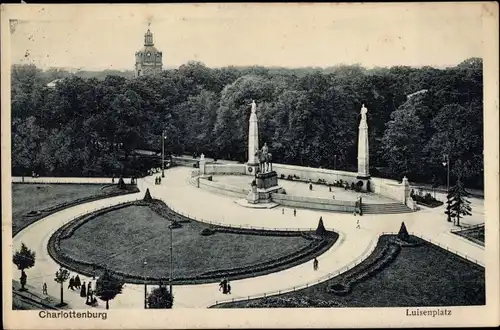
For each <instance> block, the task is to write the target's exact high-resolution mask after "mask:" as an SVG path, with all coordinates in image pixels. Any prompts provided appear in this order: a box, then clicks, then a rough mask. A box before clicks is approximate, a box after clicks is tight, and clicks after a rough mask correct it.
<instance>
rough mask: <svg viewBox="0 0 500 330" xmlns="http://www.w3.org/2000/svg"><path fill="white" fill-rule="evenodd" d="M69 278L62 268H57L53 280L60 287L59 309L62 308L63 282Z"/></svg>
mask: <svg viewBox="0 0 500 330" xmlns="http://www.w3.org/2000/svg"><path fill="white" fill-rule="evenodd" d="M68 278H69V271H68V270H67V269H64V268H62V267H61V268H59V270H58V271H57V272H56V277H55V278H54V281H56V282H57V283H59V284H60V285H61V303H60V304H59V305H58V306H59V307H62V306H64V305H65V304H64V300H63V294H64V282H66V281H67V280H68Z"/></svg>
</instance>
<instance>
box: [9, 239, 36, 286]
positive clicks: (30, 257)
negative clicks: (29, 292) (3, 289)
mask: <svg viewBox="0 0 500 330" xmlns="http://www.w3.org/2000/svg"><path fill="white" fill-rule="evenodd" d="M12 262H13V263H14V264H15V265H16V266H17V269H19V270H20V271H21V278H20V281H21V291H25V290H26V289H25V288H24V286H25V285H26V283H27V278H28V276H27V275H26V273H25V272H24V270H25V269H29V268H31V267H33V266H34V265H35V252H33V251H31V250H30V249H28V248H27V247H26V245H25V244H24V243H22V244H21V249H20V250H18V251H16V253H15V254H14V256H13V257H12Z"/></svg>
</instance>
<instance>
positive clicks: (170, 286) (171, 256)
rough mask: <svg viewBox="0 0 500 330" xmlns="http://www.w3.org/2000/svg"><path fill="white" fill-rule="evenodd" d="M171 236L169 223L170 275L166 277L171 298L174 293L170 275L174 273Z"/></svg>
mask: <svg viewBox="0 0 500 330" xmlns="http://www.w3.org/2000/svg"><path fill="white" fill-rule="evenodd" d="M172 238H173V235H172V224H170V276H169V278H168V286H169V289H170V295H171V296H172V298H173V297H174V293H173V292H172V276H173V273H174V269H173V244H172Z"/></svg>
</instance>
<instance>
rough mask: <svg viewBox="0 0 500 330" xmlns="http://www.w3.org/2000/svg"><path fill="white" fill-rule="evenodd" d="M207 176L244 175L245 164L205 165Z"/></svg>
mask: <svg viewBox="0 0 500 330" xmlns="http://www.w3.org/2000/svg"><path fill="white" fill-rule="evenodd" d="M205 174H229V175H238V174H241V175H244V174H245V164H205Z"/></svg>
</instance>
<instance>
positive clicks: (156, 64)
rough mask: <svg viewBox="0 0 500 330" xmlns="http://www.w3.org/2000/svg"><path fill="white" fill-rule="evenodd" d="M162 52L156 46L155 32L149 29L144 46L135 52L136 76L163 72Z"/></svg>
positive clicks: (145, 35)
mask: <svg viewBox="0 0 500 330" xmlns="http://www.w3.org/2000/svg"><path fill="white" fill-rule="evenodd" d="M162 59H163V58H162V52H160V51H159V50H158V49H156V47H155V46H154V42H153V34H152V33H151V31H150V30H149V29H148V31H147V32H146V34H144V47H142V49H141V50H139V51H138V52H136V53H135V76H136V77H139V76H144V75H150V74H157V73H161V71H162V68H163V64H162Z"/></svg>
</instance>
